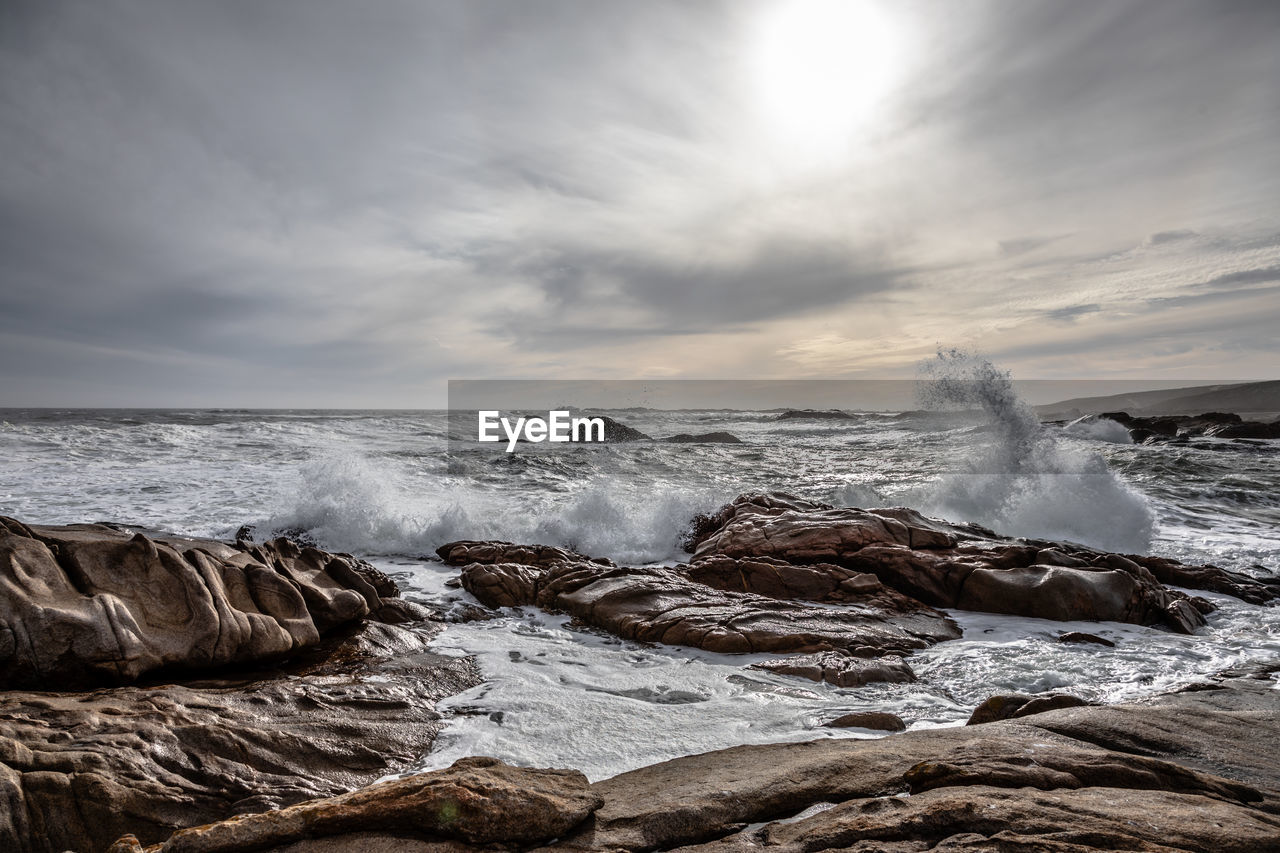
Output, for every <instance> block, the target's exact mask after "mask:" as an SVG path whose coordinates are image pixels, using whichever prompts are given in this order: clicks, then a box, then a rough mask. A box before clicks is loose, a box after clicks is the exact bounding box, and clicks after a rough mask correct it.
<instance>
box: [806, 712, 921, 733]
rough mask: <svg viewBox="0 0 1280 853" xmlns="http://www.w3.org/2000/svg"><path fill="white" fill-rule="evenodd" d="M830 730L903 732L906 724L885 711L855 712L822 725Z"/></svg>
mask: <svg viewBox="0 0 1280 853" xmlns="http://www.w3.org/2000/svg"><path fill="white" fill-rule="evenodd" d="M823 725H824V726H826V727H827V728H832V729H872V730H874V731H878V732H904V731H906V730H907V724H906V723H904V722H903V721H902V718H901V717H899V716H898V715H897V714H890V713H888V712H886V711H857V712H855V713H852V714H845V715H844V716H841V717H836V718H835V719H834V720H832V721H830V722H828V723H823Z"/></svg>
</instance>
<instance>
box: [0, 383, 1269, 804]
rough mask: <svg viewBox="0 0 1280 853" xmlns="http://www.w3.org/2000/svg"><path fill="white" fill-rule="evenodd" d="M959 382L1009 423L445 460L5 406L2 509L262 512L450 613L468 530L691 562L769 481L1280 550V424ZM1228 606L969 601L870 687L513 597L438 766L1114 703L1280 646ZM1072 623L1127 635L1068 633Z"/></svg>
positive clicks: (166, 420) (756, 428)
mask: <svg viewBox="0 0 1280 853" xmlns="http://www.w3.org/2000/svg"><path fill="white" fill-rule="evenodd" d="M935 390H937V392H938V395H939V396H940V398H941V399H942V400H943V402H951V403H960V404H963V405H968V406H971V407H976V408H981V409H983V410H984V411H985V413H986V414H985V416H981V417H977V416H973V415H940V414H927V413H926V414H921V413H907V414H895V413H875V412H869V413H863V414H859V415H858V416H857V417H855V418H854V419H852V420H847V421H802V420H793V421H780V420H778V419H777V416H776V415H775V414H772V413H763V412H743V411H723V410H721V411H710V410H709V411H679V412H667V411H656V410H625V411H614V412H611V413H609V414H611V416H613V417H615V418H616V419H618V420H620V421H622V422H624V423H626V424H628V425H630V426H632V427H635V428H637V429H640V430H642V431H644V432H646V433H648V434H649V435H653V436H665V435H671V434H675V433H681V432H692V433H704V432H711V431H718V430H724V431H728V432H731V433H733V434H734V435H736V436H738V437H739V438H740V439H742V443H741V444H737V445H716V444H664V443H658V442H638V443H629V444H613V445H594V446H593V445H579V446H574V447H572V448H568V449H562V448H561V447H557V448H556V449H555V450H550V449H548V447H547V446H546V445H535V446H522V447H521V448H520V449H519V450H518V451H517V452H516V453H514V454H510V455H508V454H503V453H489V452H484V453H481V452H475V451H466V450H459V449H458V448H457V447H456V446H455V447H454V451H455V452H452V453H450V452H447V451H448V450H449V445H448V442H447V439H448V429H449V425H448V419H447V417H446V416H445V413H444V412H439V411H435V412H432V411H426V412H421V411H405V412H391V411H198V410H145V411H107V410H79V411H77V410H62V411H54V410H13V409H10V410H0V514H5V515H10V516H14V517H17V518H19V519H21V520H24V521H28V522H33V523H64V522H79V521H98V520H110V521H118V522H125V523H130V524H137V525H144V526H147V527H152V528H159V529H165V530H170V531H174V532H178V533H183V534H190V535H198V536H213V537H229V536H231V535H232V534H233V533H234V531H235V530H236V529H237V528H239V527H240V526H241V525H243V524H246V523H251V524H256V525H257V526H258V528H259V530H260V531H263V532H266V531H269V530H273V529H286V528H291V529H298V528H301V529H304V530H307V531H308V532H309V533H310V534H311V535H312V536H313V537H314V538H315V539H316V540H318V541H319V542H320V543H321V544H322V545H324V546H325V547H328V548H330V549H333V550H340V551H348V552H351V553H355V554H357V555H360V556H362V557H365V558H366V559H368V560H370V561H371V562H373V563H374V564H376V565H378V566H380V567H382V568H383V569H384V570H386V571H388V572H390V573H392V574H393V575H394V576H395V577H396V578H397V579H398V581H399V582H400V583H401V586H402V587H403V588H404V589H405V594H406V596H407V597H410V598H414V599H416V600H420V601H424V602H431V603H435V604H440V605H444V606H446V607H449V606H453V605H456V604H458V603H461V602H463V601H465V600H467V599H468V596H467V594H466V593H465V592H463V591H461V590H457V589H453V588H450V587H448V586H446V582H447V581H448V580H449V579H450V578H452V577H454V576H455V575H456V570H453V569H450V568H448V567H445V566H443V565H441V564H440V563H438V562H433V561H430V560H427V559H423V558H424V557H430V556H432V555H433V553H434V549H435V548H436V547H437V546H439V545H440V544H442V543H444V542H448V541H451V540H454V539H461V538H469V539H488V538H501V539H507V540H512V541H517V542H543V543H549V544H555V545H563V546H567V547H570V548H574V549H576V550H579V551H582V552H585V553H587V554H590V555H593V556H604V557H610V558H612V559H614V560H617V561H619V562H621V563H629V564H647V563H671V562H675V561H679V560H681V559H684V558H686V555H684V554H682V553H681V552H680V551H679V548H678V540H679V537H680V534H681V532H682V530H683V529H684V527H685V526H686V524H687V523H688V520H689V519H690V517H691V516H692V515H693V514H695V513H697V512H705V511H709V510H713V509H715V508H716V507H718V506H720V505H721V504H722V503H724V502H725V501H727V500H729V499H731V498H733V497H734V496H736V495H738V494H740V493H742V492H745V491H752V490H763V489H771V490H782V491H787V492H791V493H793V494H796V495H800V496H803V497H808V498H814V499H818V500H823V501H828V502H831V503H834V504H838V505H845V506H885V505H907V506H913V507H916V508H918V509H921V510H923V511H925V512H926V513H929V514H933V515H939V516H942V517H946V518H950V519H953V520H957V521H977V522H980V523H982V524H985V525H988V526H990V527H993V528H994V529H996V530H997V531H998V532H1001V533H1005V534H1010V535H1026V536H1038V537H1049V538H1065V539H1070V540H1073V541H1078V542H1082V543H1085V544H1090V545H1096V546H1101V547H1106V548H1110V549H1113V550H1118V551H1124V552H1142V553H1155V554H1162V555H1167V556H1172V557H1176V558H1178V559H1182V560H1184V561H1190V562H1212V563H1215V564H1217V565H1220V566H1223V567H1226V568H1231V569H1238V570H1242V571H1246V572H1256V571H1259V570H1260V569H1259V568H1258V567H1262V568H1261V570H1265V571H1268V572H1271V571H1275V570H1276V568H1277V567H1278V565H1280V442H1242V441H1228V440H1215V439H1205V440H1197V441H1194V442H1192V443H1190V444H1186V445H1153V446H1146V445H1133V444H1130V443H1128V442H1127V440H1126V436H1124V435H1123V434H1121V433H1119V432H1117V431H1116V430H1113V429H1108V428H1107V427H1106V426H1105V425H1103V426H1099V425H1097V424H1074V425H1046V426H1042V425H1040V424H1039V422H1038V421H1036V420H1035V418H1034V415H1031V414H1029V410H1028V409H1026V408H1025V407H1024V406H1022V405H1021V404H1020V403H1019V402H1018V401H1017V400H1016V399H1012V398H1009V397H1007V396H1002V395H999V394H997V395H994V396H992V395H988V397H987V398H985V399H977V398H974V397H973V396H972V389H969V390H965V389H962V388H959V387H953V388H951V389H950V390H948V389H947V387H946V386H945V385H942V386H937V388H936V389H935ZM1208 597H1210V598H1213V599H1214V600H1215V601H1218V602H1219V603H1220V604H1221V609H1220V610H1219V611H1218V612H1217V613H1215V614H1213V615H1212V616H1210V618H1209V625H1208V627H1207V628H1205V629H1203V630H1202V631H1201V632H1200V634H1199V635H1197V636H1192V637H1186V636H1178V635H1174V634H1170V633H1167V632H1164V631H1161V630H1157V629H1150V628H1141V627H1136V626H1131V625H1121V624H1113V623H1070V624H1067V623H1056V622H1047V621H1042V620H1035V619H1019V618H1011V617H1007V616H994V615H989V614H976V613H964V612H955V613H954V614H953V615H954V616H955V617H956V618H957V620H958V621H959V623H960V624H961V626H962V627H963V628H964V632H965V633H964V637H963V638H962V639H960V640H957V641H954V642H950V643H944V644H942V645H939V646H937V647H935V648H933V649H930V650H927V651H925V652H922V653H919V654H917V655H915V656H914V658H913V659H912V661H911V663H912V666H913V667H914V669H915V670H916V672H917V674H918V675H919V676H920V682H919V683H918V684H910V685H872V686H868V687H863V688H854V689H838V688H834V687H830V686H828V685H822V684H814V683H811V682H807V681H804V680H799V679H795V678H786V677H782V676H776V675H771V674H768V673H764V672H759V671H755V670H750V669H747V668H745V665H746V664H749V663H751V662H752V661H753V660H755V658H751V657H744V656H726V655H714V654H708V653H705V652H700V651H696V650H691V649H685V648H679V647H648V646H641V645H638V644H635V643H629V642H623V641H620V640H618V639H616V638H612V637H609V636H605V635H601V634H598V633H593V632H584V631H582V630H579V629H577V628H575V627H574V626H572V625H570V624H568V623H567V622H566V620H565V619H564V618H563V617H558V616H552V615H548V614H544V613H541V612H539V611H536V610H529V609H527V610H523V611H520V610H517V611H511V612H508V613H504V614H503V615H502V616H501V617H500V618H497V619H493V620H490V621H481V622H471V623H459V624H454V625H451V626H450V627H449V628H448V629H447V630H446V631H445V632H444V633H442V634H441V635H440V637H439V639H438V640H437V643H436V646H437V648H438V649H440V650H441V651H442V652H444V653H447V654H458V655H461V654H472V655H475V656H476V657H477V658H478V660H479V662H480V665H481V667H482V669H483V671H484V673H485V675H486V677H487V681H486V683H485V684H484V685H482V686H480V687H478V688H476V689H474V690H471V691H468V692H467V693H464V694H462V695H460V696H457V697H453V698H452V699H449V700H446V702H445V703H444V704H443V705H442V709H443V710H444V711H445V713H446V714H447V715H448V717H449V720H450V724H449V727H448V728H447V729H446V731H445V732H444V734H443V735H442V736H441V738H440V739H439V741H438V743H437V746H436V748H435V749H434V750H433V751H432V752H431V753H430V754H429V755H426V756H424V757H423V759H422V762H421V767H423V768H435V767H440V766H444V765H447V764H448V763H450V762H452V761H453V760H454V759H456V758H458V757H460V756H463V755H470V754H487V755H495V756H498V757H500V758H503V759H506V760H508V761H513V762H516V763H521V764H528V765H539V766H561V767H577V768H580V769H582V770H583V771H584V772H586V773H587V775H588V776H589V777H591V778H592V779H600V778H605V777H608V776H611V775H613V774H615V773H619V772H622V771H625V770H628V769H632V768H635V767H639V766H643V765H645V764H650V763H653V762H655V761H660V760H665V759H667V758H671V757H675V756H678V755H683V754H689V753H695V752H702V751H705V750H710V749H716V748H721V747H726V746H731V745H734V744H739V743H764V742H774V741H784V740H807V739H811V738H818V737H873V736H877V735H876V734H875V733H872V732H869V731H863V730H857V729H851V730H835V729H828V728H824V727H823V726H822V723H823V722H825V721H827V720H830V719H832V718H834V717H836V716H839V715H840V714H843V713H846V712H848V711H853V710H868V709H883V710H889V711H892V712H894V713H897V714H899V715H900V716H902V717H903V718H904V719H905V720H907V721H908V722H909V724H910V725H911V726H912V727H914V728H919V727H933V726H946V725H958V724H960V723H962V722H963V721H964V720H965V719H966V718H967V717H968V714H969V712H970V711H971V710H972V709H973V707H974V706H975V705H976V704H977V703H978V702H980V701H981V700H982V699H983V698H985V697H986V696H987V695H989V694H991V693H994V692H1005V691H1013V690H1018V691H1040V690H1051V689H1052V690H1069V691H1071V692H1074V693H1077V694H1078V695H1082V696H1084V697H1086V698H1090V699H1097V700H1102V701H1114V700H1118V699H1127V698H1133V697H1138V696H1142V695H1146V694H1150V693H1152V692H1155V691H1158V690H1162V689H1166V688H1168V687H1171V686H1176V685H1178V684H1182V683H1186V682H1189V681H1192V680H1194V679H1196V678H1197V677H1199V676H1201V675H1203V674H1207V673H1211V672H1214V671H1216V670H1219V669H1222V668H1224V667H1227V666H1231V665H1235V664H1238V663H1242V662H1245V661H1251V660H1266V659H1272V660H1274V659H1277V658H1280V608H1262V607H1255V606H1251V605H1247V604H1244V603H1242V602H1238V601H1234V600H1232V599H1229V598H1225V597H1222V596H1213V595H1210V596H1208ZM1065 630H1087V631H1090V632H1092V633H1097V634H1101V635H1103V636H1106V637H1109V638H1111V639H1113V640H1114V641H1115V642H1116V643H1117V646H1116V648H1114V649H1108V648H1103V647H1097V646H1079V645H1063V644H1060V643H1058V642H1056V637H1057V635H1058V634H1059V633H1061V632H1062V631H1065Z"/></svg>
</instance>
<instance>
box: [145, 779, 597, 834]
mask: <svg viewBox="0 0 1280 853" xmlns="http://www.w3.org/2000/svg"><path fill="white" fill-rule="evenodd" d="M602 802H603V801H602V800H601V798H600V796H599V795H598V794H595V793H594V792H592V791H591V789H590V786H589V785H588V784H587V778H586V777H585V776H583V775H582V774H581V773H579V772H578V771H577V770H531V769H526V768H522V767H511V766H510V765H507V764H503V763H502V762H500V761H498V760H497V759H494V758H483V757H475V758H462V759H459V760H458V761H456V762H454V764H453V765H452V766H451V767H449V768H448V769H446V770H440V771H437V772H435V773H424V774H422V775H418V776H409V777H407V778H404V779H398V780H395V781H391V782H383V783H381V784H378V785H373V786H370V787H368V788H365V789H363V790H360V791H354V792H352V793H350V794H345V795H342V796H338V797H332V798H329V799H321V800H312V801H310V802H305V803H300V804H298V805H295V806H291V807H289V808H285V809H281V810H279V811H273V812H265V813H258V814H251V815H245V816H243V817H241V818H238V819H235V820H230V821H224V822H221V823H215V824H212V825H208V826H198V827H193V828H191V829H184V830H181V831H179V832H177V833H175V834H174V835H173V836H172V837H170V838H169V839H168V840H167V841H165V842H164V843H163V844H160V845H157V846H155V847H153V848H151V849H152V850H154V851H156V853H242V851H247V850H263V849H271V848H276V847H279V846H281V845H285V844H290V843H292V842H296V841H298V840H299V839H300V838H302V839H307V840H308V841H309V842H312V843H318V842H320V841H321V840H322V839H325V838H332V837H335V836H336V837H338V838H339V839H341V838H342V837H343V836H351V835H353V834H361V833H366V832H370V831H372V832H374V833H377V834H379V835H386V834H402V835H407V836H409V837H411V838H412V837H418V838H427V839H433V840H438V841H442V842H450V841H453V842H464V843H465V844H467V845H484V844H492V843H501V844H505V845H513V846H521V847H528V846H532V845H533V844H534V843H536V842H539V841H550V840H552V839H554V838H557V837H559V836H560V835H563V834H564V833H566V832H568V831H569V830H571V829H573V828H574V827H575V826H577V825H578V824H580V823H582V821H583V820H584V819H586V817H587V816H588V815H590V814H591V812H593V811H594V810H595V809H597V808H599V807H600V805H601V803H602ZM126 849H127V848H126ZM135 849H140V847H139V848H135ZM304 849H305V848H304ZM357 849H358V848H357ZM365 849H368V850H374V849H385V848H378V847H366V848H365Z"/></svg>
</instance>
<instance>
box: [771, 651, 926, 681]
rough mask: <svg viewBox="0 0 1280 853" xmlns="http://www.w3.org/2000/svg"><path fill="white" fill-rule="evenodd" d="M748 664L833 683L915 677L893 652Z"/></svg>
mask: <svg viewBox="0 0 1280 853" xmlns="http://www.w3.org/2000/svg"><path fill="white" fill-rule="evenodd" d="M751 668H752V669H761V670H765V671H766V672H774V673H777V674H778V675H796V676H799V677H800V678H807V679H809V680H810V681H825V682H826V683H827V684H833V685H835V686H836V687H861V686H862V685H864V684H871V683H874V682H887V683H890V684H907V683H910V682H913V681H915V680H916V674H915V673H914V672H912V671H911V667H909V666H907V662H906V661H904V660H903V659H902V658H900V657H897V656H896V655H890V656H886V657H879V658H874V659H870V660H868V659H867V658H860V657H852V656H851V655H848V654H845V653H843V652H817V653H814V654H808V655H795V656H793V657H787V658H778V659H776V660H766V661H761V662H759V663H753V664H752V665H751Z"/></svg>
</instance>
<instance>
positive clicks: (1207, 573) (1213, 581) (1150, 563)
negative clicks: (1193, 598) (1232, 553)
mask: <svg viewBox="0 0 1280 853" xmlns="http://www.w3.org/2000/svg"><path fill="white" fill-rule="evenodd" d="M1128 559H1130V560H1131V561H1133V562H1135V563H1137V564H1139V565H1141V566H1142V567H1144V568H1145V569H1147V570H1148V571H1150V572H1151V574H1152V576H1154V577H1155V578H1156V579H1157V580H1158V581H1160V583H1165V584H1170V585H1171V586H1181V587H1187V588H1188V589H1204V590H1209V591H1210V592H1220V593H1222V594H1224V595H1230V596H1233V597H1235V598H1239V599H1240V600H1242V601H1247V602H1249V603H1250V604H1269V603H1272V602H1276V601H1280V578H1277V577H1264V578H1255V577H1251V576H1249V575H1246V574H1243V573H1241V572H1229V571H1227V570H1225V569H1220V568H1218V567H1217V566H1186V565H1183V564H1182V563H1179V562H1178V561H1177V560H1169V559H1165V558H1163V557H1141V556H1137V555H1134V554H1130V555H1128Z"/></svg>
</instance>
